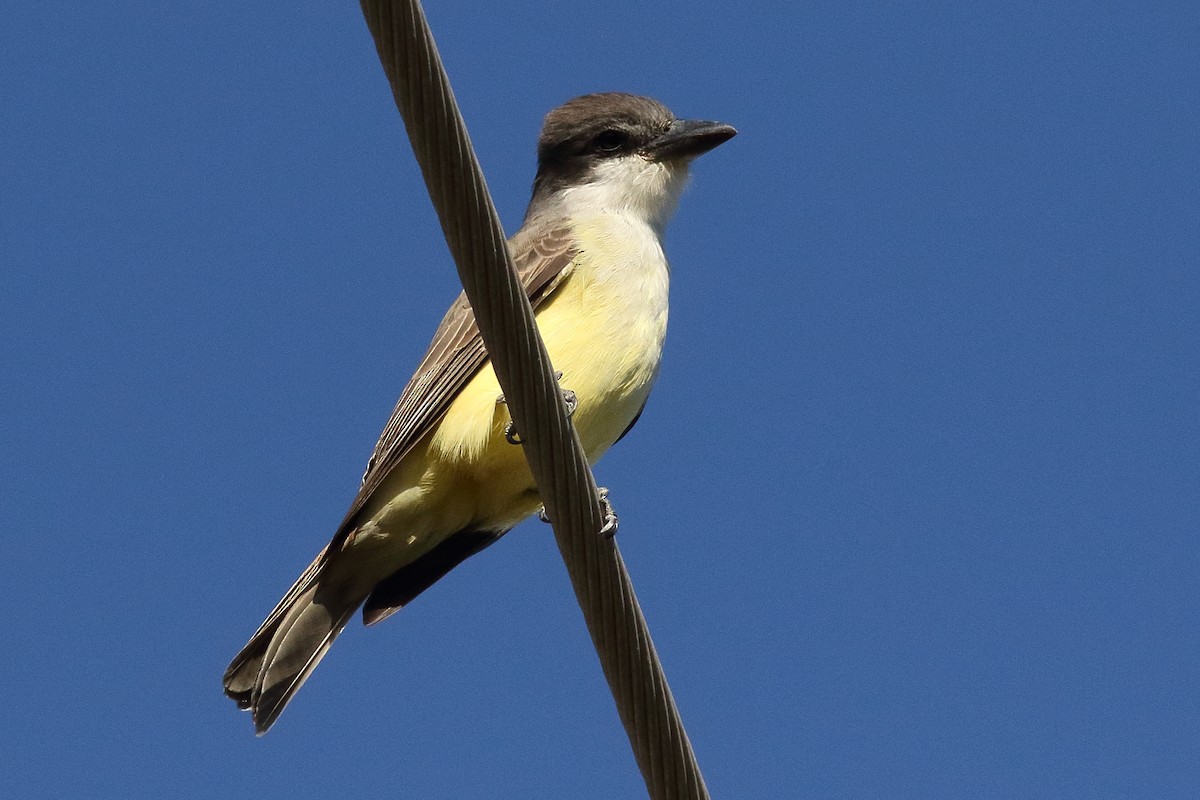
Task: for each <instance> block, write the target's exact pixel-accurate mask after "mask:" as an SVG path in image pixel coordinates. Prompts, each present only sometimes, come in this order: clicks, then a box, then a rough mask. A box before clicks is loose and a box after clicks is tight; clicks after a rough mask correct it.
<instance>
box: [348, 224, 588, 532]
mask: <svg viewBox="0 0 1200 800" xmlns="http://www.w3.org/2000/svg"><path fill="white" fill-rule="evenodd" d="M509 247H510V249H511V251H512V253H513V262H514V264H515V266H516V268H517V273H518V275H519V276H520V279H521V285H522V287H523V288H524V289H525V294H526V296H527V297H528V298H529V301H530V303H532V305H533V307H534V309H537V307H538V306H539V305H540V304H541V303H542V302H544V301H545V300H546V298H548V297H549V296H550V295H551V294H553V292H554V290H555V289H556V288H558V285H559V284H560V283H561V281H562V279H563V278H564V277H565V275H566V274H567V273H568V272H569V269H570V266H571V263H572V262H573V261H574V259H575V256H576V254H577V252H578V251H577V247H576V244H575V240H574V237H572V235H571V231H570V228H569V227H567V226H566V225H562V226H558V227H555V228H552V229H549V230H547V229H545V228H542V229H541V230H540V231H526V230H521V231H519V232H518V233H517V235H516V236H514V237H513V239H512V240H511V241H510V242H509ZM486 363H487V349H486V348H485V347H484V345H483V339H482V338H481V337H480V335H479V328H478V326H477V325H476V324H475V315H474V314H473V313H472V312H471V306H470V304H469V303H468V302H467V298H466V296H465V295H464V294H459V296H458V298H457V299H456V300H455V301H454V303H453V304H452V305H451V306H450V309H449V311H447V312H446V315H445V317H443V318H442V322H441V324H440V325H439V326H438V329H437V332H436V333H434V335H433V341H432V342H431V343H430V345H429V350H428V351H427V352H426V353H425V357H424V358H422V359H421V363H420V364H419V365H418V366H417V369H416V372H415V373H414V374H413V377H412V378H411V379H410V380H409V382H408V385H407V386H405V387H404V391H403V392H401V394H400V399H399V400H398V401H397V402H396V407H395V409H394V410H393V411H392V416H391V418H390V419H389V420H388V423H387V425H385V426H384V429H383V433H382V434H381V435H380V437H379V442H378V443H377V444H376V445H375V451H374V453H373V454H372V455H371V458H370V460H369V461H368V462H367V469H366V472H365V474H364V475H363V479H362V486H361V487H360V488H359V491H358V495H357V496H356V497H355V498H354V502H353V503H351V504H350V510H349V511H348V512H347V513H346V517H345V519H344V520H343V521H342V524H341V525H340V526H339V528H338V533H337V535H336V536H335V537H334V542H333V543H331V546H330V550H333V549H336V548H337V547H338V546H339V544H340V541H339V540H341V539H342V538H344V536H345V535H346V534H347V533H348V532H349V531H350V530H351V529H352V528H353V525H354V518H355V515H357V514H358V512H359V511H360V510H362V507H363V506H364V505H365V504H366V502H367V500H368V499H369V498H370V497H371V494H372V493H373V492H374V491H375V490H376V489H378V488H379V485H380V484H381V483H383V481H384V480H385V479H386V478H387V476H388V475H389V474H390V473H391V471H392V470H393V469H394V468H395V467H396V465H397V464H399V463H400V461H401V459H403V458H404V456H405V455H407V454H408V452H409V451H410V450H411V449H412V448H413V446H414V445H416V443H417V442H419V441H420V440H421V439H422V437H424V436H425V435H426V434H427V433H429V431H430V430H431V429H432V428H433V427H434V426H435V425H436V424H437V423H438V421H439V420H440V419H441V418H442V416H443V415H444V414H445V413H446V411H447V409H449V407H450V404H451V403H452V402H453V400H454V398H455V397H456V396H457V395H458V393H459V392H460V391H461V390H462V388H463V386H465V385H466V384H467V382H468V381H469V380H470V379H471V378H472V377H473V376H474V375H475V373H476V372H478V371H479V370H480V368H482V367H483V365H484V364H486Z"/></svg>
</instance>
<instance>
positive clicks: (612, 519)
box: [596, 486, 617, 539]
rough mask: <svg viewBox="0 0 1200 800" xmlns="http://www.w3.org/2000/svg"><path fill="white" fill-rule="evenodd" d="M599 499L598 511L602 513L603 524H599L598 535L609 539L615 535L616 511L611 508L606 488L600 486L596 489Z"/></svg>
mask: <svg viewBox="0 0 1200 800" xmlns="http://www.w3.org/2000/svg"><path fill="white" fill-rule="evenodd" d="M596 496H597V497H598V498H599V499H600V511H601V513H603V514H604V524H603V525H601V526H600V535H601V536H603V537H604V538H605V539H611V538H613V537H614V536H616V535H617V512H616V511H615V510H614V509H613V504H612V501H611V500H609V499H608V489H606V488H605V487H603V486H601V487H600V488H599V489H598V490H597V491H596Z"/></svg>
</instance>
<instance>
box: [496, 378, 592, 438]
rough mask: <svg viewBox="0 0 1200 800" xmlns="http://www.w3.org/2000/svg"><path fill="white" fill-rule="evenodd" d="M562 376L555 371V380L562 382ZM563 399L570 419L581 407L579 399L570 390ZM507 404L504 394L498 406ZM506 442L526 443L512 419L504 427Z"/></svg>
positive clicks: (497, 399)
mask: <svg viewBox="0 0 1200 800" xmlns="http://www.w3.org/2000/svg"><path fill="white" fill-rule="evenodd" d="M562 375H563V374H562V370H555V371H554V380H556V381H557V380H562ZM562 398H563V402H564V403H565V404H566V406H567V418H568V419H570V417H571V415H572V414H574V413H575V409H576V408H578V407H579V398H578V397H576V396H575V393H574V392H573V391H571V390H570V389H563V390H562ZM505 404H506V401H505V399H504V395H503V394H502V395H500V396H499V397H497V398H496V405H505ZM504 441H506V442H508V443H509V444H524V443H525V440H524V439H522V438H521V435H520V434H519V433H517V426H516V425H514V424H513V421H512V420H511V419H510V420H509V421H508V424H507V425H505V426H504Z"/></svg>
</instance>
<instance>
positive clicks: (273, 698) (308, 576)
mask: <svg viewBox="0 0 1200 800" xmlns="http://www.w3.org/2000/svg"><path fill="white" fill-rule="evenodd" d="M321 561H322V559H321V558H320V557H318V559H317V561H315V562H313V565H312V566H310V567H309V568H308V569H307V570H305V572H304V574H303V575H301V577H300V580H298V581H297V582H296V584H295V585H294V586H292V588H291V589H290V590H289V591H288V593H287V594H286V595H284V598H283V600H281V601H280V603H279V605H278V606H276V607H275V610H274V611H272V612H271V614H270V615H269V616H268V617H267V619H266V621H265V622H264V623H263V624H262V626H261V627H260V628H259V629H258V631H257V632H256V633H255V634H254V636H253V637H251V639H250V641H249V642H248V643H247V644H246V646H245V647H243V648H242V651H241V652H240V653H238V654H237V656H235V657H234V659H233V661H232V662H231V663H230V665H229V668H228V669H227V670H226V671H225V676H224V684H225V694H227V695H228V696H229V697H231V698H233V700H235V701H236V702H237V704H238V706H239V707H240V708H245V709H250V711H251V714H252V715H253V718H254V726H255V729H256V730H257V731H258V733H259V734H263V733H266V731H267V730H268V729H269V728H270V727H271V725H272V724H274V722H275V720H276V719H277V718H278V717H279V715H280V713H282V712H283V709H284V708H285V707H286V706H287V704H288V701H290V700H291V699H292V696H293V695H294V694H295V693H296V692H297V691H298V690H299V689H300V687H301V686H302V685H303V684H304V681H305V680H306V679H307V678H308V676H309V675H310V674H312V671H313V670H314V669H316V666H317V664H319V663H320V661H321V659H322V658H323V657H324V656H325V653H326V652H328V650H329V646H330V645H331V644H333V640H334V639H335V638H337V635H338V634H339V633H340V632H341V631H342V628H344V627H345V626H346V623H347V622H348V621H349V620H350V617H351V616H352V615H353V614H354V612H355V611H356V610H357V609H358V607H359V606H360V605H362V602H363V600H364V599H365V595H364V594H353V595H346V594H345V593H344V592H340V591H337V590H336V589H335V588H334V587H330V586H324V585H322V583H321V580H320V578H321V573H322V572H323V569H322V567H323V566H324V565H323V564H322V563H321Z"/></svg>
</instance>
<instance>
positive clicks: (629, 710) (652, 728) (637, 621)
mask: <svg viewBox="0 0 1200 800" xmlns="http://www.w3.org/2000/svg"><path fill="white" fill-rule="evenodd" d="M362 9H363V15H364V16H365V17H366V20H367V26H368V27H369V28H370V30H371V35H372V36H373V37H374V39H375V46H376V48H377V49H378V51H379V58H380V61H381V62H382V63H383V68H384V72H385V73H386V74H387V77H388V81H389V82H390V83H391V85H392V94H393V96H394V97H395V99H396V105H397V106H398V107H399V108H400V114H401V116H402V117H403V118H404V125H405V127H406V128H407V130H408V137H409V140H410V142H411V143H412V148H413V153H414V155H416V158H417V162H418V163H419V164H420V167H421V172H422V173H423V175H424V176H425V184H426V186H427V187H428V189H429V197H430V199H431V200H432V201H433V205H434V207H435V208H436V210H437V213H438V218H439V219H440V220H441V223H442V231H443V233H444V234H445V236H446V243H447V244H448V245H449V247H450V253H451V255H452V256H453V257H454V261H455V264H456V265H457V266H458V274H459V278H460V279H461V280H462V284H463V288H464V289H465V290H466V294H467V299H468V300H469V301H470V303H471V308H472V310H473V311H474V313H475V318H476V321H477V322H478V324H479V331H480V333H481V334H482V336H483V341H484V343H485V344H486V346H487V349H488V354H489V356H490V358H491V361H492V365H493V367H494V369H495V371H496V377H497V379H498V380H499V382H500V388H501V389H502V390H503V391H504V397H505V401H506V402H507V404H508V409H509V412H510V413H511V415H512V419H513V422H514V423H515V424H516V429H517V430H519V431H520V432H521V439H522V441H523V442H524V445H523V448H522V449H523V450H524V452H525V457H526V459H527V460H528V462H529V468H530V470H531V472H532V473H533V477H534V480H535V481H537V485H538V488H539V490H540V491H541V495H542V502H543V503H544V504H545V507H546V515H547V516H548V517H549V519H550V520H551V521H552V524H553V528H554V536H555V540H556V541H557V542H558V547H559V551H560V552H561V554H562V557H563V561H564V563H565V564H566V567H567V572H568V574H569V576H570V578H571V584H572V586H573V587H574V589H575V596H576V598H577V599H578V601H579V606H580V608H581V609H582V611H583V616H584V620H585V621H586V623H587V627H588V631H589V632H590V633H591V635H592V642H593V643H594V644H595V647H596V652H597V654H598V655H599V657H600V664H601V666H602V668H603V670H604V675H605V677H606V678H607V679H608V684H609V688H610V689H611V690H612V693H613V698H614V699H615V700H616V704H617V711H618V713H619V714H620V717H621V721H622V723H623V724H624V725H625V731H626V733H627V734H628V736H629V741H630V744H631V745H632V746H633V751H634V756H635V758H636V759H637V763H638V766H639V768H640V769H641V771H642V777H643V778H644V779H645V781H646V788H647V790H648V791H649V794H650V797H651V798H652V800H668V799H669V800H676V798H680V799H683V798H686V799H687V800H707V798H708V790H707V789H706V788H705V785H704V779H703V777H702V776H701V775H700V768H699V765H698V764H697V763H696V759H695V755H694V753H693V752H692V746H691V743H690V742H689V741H688V737H687V733H686V731H685V730H684V728H683V723H682V721H681V720H680V718H679V712H678V710H677V709H676V707H675V701H674V699H673V698H672V696H671V690H670V687H669V686H668V685H667V681H666V677H665V676H664V675H663V671H662V666H661V665H660V663H659V660H658V654H657V653H656V652H655V650H654V643H653V642H652V641H651V640H650V632H649V630H648V629H647V627H646V620H645V618H644V617H643V616H642V611H641V608H640V607H639V606H638V601H637V597H636V595H635V594H634V591H633V584H632V583H631V582H630V579H629V573H628V572H627V570H626V569H625V563H624V561H623V560H622V559H621V553H620V551H619V550H618V549H617V546H616V543H615V542H614V541H613V540H611V539H608V538H605V537H604V536H602V535H600V533H599V531H600V529H601V527H602V526H603V524H604V519H603V511H602V508H601V504H600V502H599V500H598V495H597V488H596V481H595V478H594V477H593V476H592V470H591V467H590V466H589V465H588V463H587V460H586V458H585V457H584V454H583V449H582V447H580V444H579V438H578V436H577V435H576V433H575V429H574V427H573V426H572V425H571V423H570V421H569V420H568V418H567V412H566V407H565V405H564V403H563V398H562V393H561V390H560V389H559V386H558V382H557V381H556V380H555V378H554V375H553V370H552V368H551V365H550V358H549V356H548V355H547V354H546V347H545V345H544V344H543V343H542V340H541V337H540V336H539V335H538V332H537V327H536V326H535V324H534V317H533V310H532V308H531V307H530V305H529V299H528V298H527V297H526V296H525V292H524V291H523V290H522V288H521V285H520V283H519V281H518V279H517V275H516V272H515V270H514V269H513V265H512V259H511V257H510V255H509V252H508V247H507V245H506V243H505V237H504V231H503V229H502V228H501V226H500V219H499V217H498V216H497V214H496V208H495V206H494V205H493V203H492V199H491V196H490V195H489V194H488V190H487V185H486V183H485V182H484V179H483V172H482V170H481V169H480V166H479V162H478V160H477V159H476V158H475V151H474V148H472V146H471V141H470V138H469V137H468V135H467V130H466V126H465V124H464V123H463V120H462V116H461V114H460V113H459V110H458V104H457V103H456V102H455V100H454V94H453V92H452V90H451V88H450V82H449V79H448V78H447V76H446V72H445V70H444V68H443V67H442V62H441V58H440V56H439V55H438V52H437V47H436V45H435V44H434V41H433V35H432V34H431V33H430V30H429V26H428V24H427V23H426V21H425V15H424V12H423V11H422V8H421V4H420V2H419V0H395V2H386V1H373V0H362Z"/></svg>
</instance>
